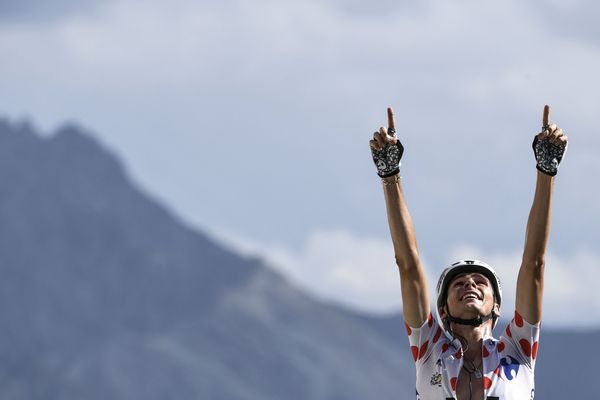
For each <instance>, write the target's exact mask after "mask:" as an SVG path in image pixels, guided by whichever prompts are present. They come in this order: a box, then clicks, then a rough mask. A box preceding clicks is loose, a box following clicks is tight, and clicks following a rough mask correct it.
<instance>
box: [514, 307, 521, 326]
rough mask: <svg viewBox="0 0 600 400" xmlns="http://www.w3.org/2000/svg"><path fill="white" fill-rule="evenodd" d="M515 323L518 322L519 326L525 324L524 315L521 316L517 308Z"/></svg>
mask: <svg viewBox="0 0 600 400" xmlns="http://www.w3.org/2000/svg"><path fill="white" fill-rule="evenodd" d="M515 324H517V326H518V327H519V328H521V327H522V326H523V317H521V315H520V314H519V313H518V312H517V310H515Z"/></svg>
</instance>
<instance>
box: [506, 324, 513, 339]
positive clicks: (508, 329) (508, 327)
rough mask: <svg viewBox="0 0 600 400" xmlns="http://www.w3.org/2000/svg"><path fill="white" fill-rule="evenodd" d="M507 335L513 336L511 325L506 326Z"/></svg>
mask: <svg viewBox="0 0 600 400" xmlns="http://www.w3.org/2000/svg"><path fill="white" fill-rule="evenodd" d="M506 336H508V337H512V333H511V332H510V325H507V326H506Z"/></svg>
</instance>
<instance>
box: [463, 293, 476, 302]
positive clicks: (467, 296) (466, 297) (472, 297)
mask: <svg viewBox="0 0 600 400" xmlns="http://www.w3.org/2000/svg"><path fill="white" fill-rule="evenodd" d="M460 300H461V301H462V300H481V298H480V297H479V295H477V294H475V293H467V294H465V295H464V296H463V297H461V298H460Z"/></svg>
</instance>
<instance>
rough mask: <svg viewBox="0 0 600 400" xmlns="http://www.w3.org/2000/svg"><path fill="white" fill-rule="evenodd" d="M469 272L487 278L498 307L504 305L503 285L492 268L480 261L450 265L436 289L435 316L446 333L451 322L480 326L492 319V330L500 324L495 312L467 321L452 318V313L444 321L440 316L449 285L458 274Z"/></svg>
mask: <svg viewBox="0 0 600 400" xmlns="http://www.w3.org/2000/svg"><path fill="white" fill-rule="evenodd" d="M469 272H478V273H480V274H482V275H484V276H485V277H487V278H488V279H489V280H490V282H491V284H492V288H493V289H494V295H495V301H496V303H498V305H501V304H502V285H501V284H500V278H498V275H496V271H494V269H493V268H492V267H491V266H489V265H488V264H486V263H484V262H483V261H479V260H460V261H457V262H455V263H454V264H452V265H450V266H449V267H448V268H446V269H445V270H444V272H442V275H440V279H439V280H438V283H437V287H436V294H437V301H436V308H435V315H436V318H437V321H438V323H439V324H440V326H441V327H442V328H443V329H444V330H445V331H449V330H450V322H455V323H459V324H462V325H472V326H479V325H481V324H482V323H484V322H485V321H487V320H488V319H491V318H492V319H493V322H492V328H493V327H495V326H496V323H497V322H498V314H496V313H495V312H494V310H492V312H491V313H490V314H489V315H486V316H483V317H482V316H479V317H477V318H473V319H466V320H465V319H462V318H456V317H452V316H451V315H450V313H448V314H447V315H446V318H444V320H442V317H441V316H440V308H442V307H444V306H445V305H446V301H447V299H448V285H449V284H450V282H451V281H452V279H454V277H456V276H457V275H458V274H464V273H469Z"/></svg>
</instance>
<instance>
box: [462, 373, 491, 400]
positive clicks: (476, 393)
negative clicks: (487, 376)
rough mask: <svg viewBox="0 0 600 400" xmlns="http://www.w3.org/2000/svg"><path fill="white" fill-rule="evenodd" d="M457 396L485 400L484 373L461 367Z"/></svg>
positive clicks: (472, 399)
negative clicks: (468, 370)
mask: <svg viewBox="0 0 600 400" xmlns="http://www.w3.org/2000/svg"><path fill="white" fill-rule="evenodd" d="M456 398H457V400H483V398H484V397H483V375H482V374H481V373H478V372H472V373H469V372H467V371H466V370H465V369H464V368H463V369H461V371H460V373H459V374H458V382H457V384H456Z"/></svg>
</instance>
